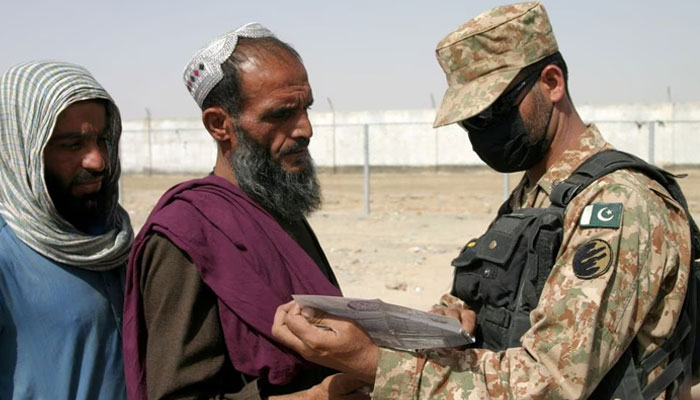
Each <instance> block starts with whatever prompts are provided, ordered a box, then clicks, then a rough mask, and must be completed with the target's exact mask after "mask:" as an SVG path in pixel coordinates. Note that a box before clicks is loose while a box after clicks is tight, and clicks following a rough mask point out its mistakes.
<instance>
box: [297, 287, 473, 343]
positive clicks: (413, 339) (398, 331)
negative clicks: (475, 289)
mask: <svg viewBox="0 0 700 400" xmlns="http://www.w3.org/2000/svg"><path fill="white" fill-rule="evenodd" d="M292 297H293V298H294V300H296V301H297V303H299V305H300V306H302V307H313V308H318V309H319V310H322V311H324V312H326V313H328V314H332V315H336V316H338V317H343V318H348V319H352V320H355V321H357V323H359V324H360V325H362V327H364V328H365V330H367V333H369V335H370V337H371V338H372V340H373V341H374V343H375V344H376V345H378V346H382V347H390V348H393V349H399V350H418V349H432V348H437V347H457V346H463V345H466V344H471V343H474V338H473V337H472V336H471V335H470V334H468V333H467V332H465V331H464V330H462V327H461V325H460V323H459V321H457V320H456V319H454V318H450V317H446V316H444V315H437V314H431V313H428V312H424V311H419V310H415V309H413V308H408V307H402V306H398V305H395V304H389V303H384V302H383V301H381V300H379V299H353V298H348V297H336V296H315V295H299V294H295V295H292Z"/></svg>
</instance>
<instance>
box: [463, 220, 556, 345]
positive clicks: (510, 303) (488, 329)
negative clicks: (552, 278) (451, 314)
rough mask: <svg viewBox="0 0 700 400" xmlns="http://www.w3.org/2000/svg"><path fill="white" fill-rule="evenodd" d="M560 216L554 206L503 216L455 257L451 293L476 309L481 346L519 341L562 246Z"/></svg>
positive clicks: (527, 326) (477, 342)
mask: <svg viewBox="0 0 700 400" xmlns="http://www.w3.org/2000/svg"><path fill="white" fill-rule="evenodd" d="M561 216H562V213H561V212H560V211H559V210H553V209H550V208H545V209H537V208H527V209H521V210H518V211H517V212H514V213H510V214H505V215H501V216H500V217H498V219H496V221H495V222H494V223H493V224H492V225H491V227H490V228H489V230H488V231H486V233H485V234H484V235H483V236H481V237H480V238H478V239H475V240H472V241H470V242H469V243H467V245H466V246H464V248H463V249H462V252H461V253H460V254H459V256H458V257H457V258H455V259H454V260H453V261H452V265H453V266H454V267H455V273H454V281H453V286H452V292H451V293H452V295H454V296H457V297H459V298H460V299H462V300H463V301H464V302H465V303H466V304H467V305H468V306H469V307H471V308H472V309H474V310H475V311H476V312H477V331H476V335H475V337H476V344H475V345H476V346H477V347H482V348H487V349H491V350H503V349H506V348H508V347H516V346H519V340H520V336H522V334H523V333H525V331H527V329H528V328H529V327H530V319H529V313H530V311H531V310H532V309H533V308H535V306H536V305H537V301H538V299H539V295H540V292H541V290H542V286H543V285H544V281H545V280H546V278H547V276H548V275H549V271H550V270H551V267H552V265H553V264H554V259H555V257H556V253H557V251H558V250H559V245H560V243H561V232H562V230H561V221H562V217H561Z"/></svg>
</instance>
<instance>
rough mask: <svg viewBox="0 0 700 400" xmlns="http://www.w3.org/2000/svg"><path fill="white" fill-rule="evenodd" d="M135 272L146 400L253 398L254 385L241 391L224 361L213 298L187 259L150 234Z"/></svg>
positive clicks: (256, 396)
mask: <svg viewBox="0 0 700 400" xmlns="http://www.w3.org/2000/svg"><path fill="white" fill-rule="evenodd" d="M141 270H142V275H141V276H142V278H141V291H142V293H143V302H144V317H145V321H146V329H147V331H148V342H147V348H146V385H147V391H148V398H149V399H154V400H155V399H163V398H168V399H203V398H212V399H246V400H253V399H259V398H260V396H259V394H258V390H257V386H256V383H255V382H253V383H251V384H249V385H248V386H246V387H244V388H243V389H241V386H243V381H242V378H241V374H240V373H239V372H236V371H235V370H234V369H233V368H232V367H231V364H230V362H228V359H227V349H226V344H225V342H224V338H223V336H222V331H221V328H220V323H219V316H218V308H217V305H216V302H217V299H216V296H215V295H214V293H213V292H212V291H211V290H210V289H209V288H208V287H207V286H206V285H205V284H204V282H203V281H202V279H201V278H200V276H199V273H198V272H197V269H196V267H195V265H194V264H193V263H192V261H191V260H190V259H189V257H188V256H187V255H186V254H185V253H183V252H182V251H181V250H180V249H179V248H177V247H176V246H175V245H174V244H172V242H170V241H169V240H168V239H167V238H165V237H164V236H160V235H154V236H152V237H151V238H150V239H149V241H148V243H147V244H146V248H145V250H144V255H143V261H142V266H141ZM234 392H235V393H234Z"/></svg>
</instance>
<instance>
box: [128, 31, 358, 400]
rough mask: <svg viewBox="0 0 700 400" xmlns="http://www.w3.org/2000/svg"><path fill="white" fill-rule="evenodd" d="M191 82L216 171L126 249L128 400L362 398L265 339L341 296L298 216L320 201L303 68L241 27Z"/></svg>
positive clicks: (174, 198) (171, 194)
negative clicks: (281, 319)
mask: <svg viewBox="0 0 700 400" xmlns="http://www.w3.org/2000/svg"><path fill="white" fill-rule="evenodd" d="M185 84H186V86H187V88H188V90H189V92H190V94H191V95H192V97H194V99H195V101H196V102H197V104H198V105H199V107H200V108H201V110H202V121H203V123H204V126H205V128H206V129H207V131H208V132H209V134H210V135H211V136H212V138H214V140H215V141H216V143H217V149H218V152H217V158H216V164H215V166H214V171H213V173H212V174H211V175H210V176H208V177H206V178H202V179H195V180H192V181H188V182H184V183H182V184H179V185H177V186H176V187H174V188H172V189H170V190H169V191H168V192H167V193H166V194H165V195H164V196H163V197H162V198H161V199H160V201H159V202H158V204H157V205H156V207H155V209H154V210H153V211H152V213H151V215H150V216H149V218H148V220H147V221H146V223H145V224H144V227H143V228H142V230H141V232H140V233H139V235H138V236H137V237H136V240H135V241H134V247H133V250H132V253H131V257H130V259H129V267H128V269H127V284H126V300H125V309H124V310H125V311H124V360H125V368H126V380H127V388H128V393H129V397H130V398H131V399H145V398H149V399H151V400H154V399H160V398H168V399H173V398H178V399H185V398H187V399H195V398H196V399H201V398H216V399H219V398H226V399H260V398H268V396H269V397H270V398H271V399H272V398H277V397H278V396H282V398H296V399H325V398H328V397H329V395H330V396H334V397H332V398H339V399H340V398H343V399H353V398H363V395H362V394H359V393H353V394H350V395H349V397H345V396H344V395H343V394H344V393H347V392H353V391H354V389H355V388H356V387H357V386H358V385H362V383H360V382H359V381H355V380H351V379H350V378H348V377H346V376H343V375H333V376H331V377H329V378H326V377H327V376H328V375H330V374H331V373H332V371H330V370H328V369H325V368H323V367H320V366H318V365H314V364H310V363H308V362H306V361H304V360H303V359H301V358H300V357H299V356H298V355H296V354H294V353H293V352H291V351H289V350H288V349H285V348H284V347H283V346H281V345H279V344H278V343H277V341H276V340H275V339H274V338H272V335H271V332H270V329H271V327H272V322H273V317H274V314H275V309H276V308H277V306H279V305H280V304H282V303H284V302H286V301H288V300H289V299H291V295H292V294H293V293H309V294H327V295H339V294H340V290H339V289H338V287H337V286H338V284H337V281H336V280H335V276H334V275H333V272H332V271H331V268H330V265H329V264H328V261H327V259H326V257H325V255H324V254H323V250H322V249H321V247H320V246H319V244H318V241H317V240H316V237H315V236H314V233H313V231H312V230H311V227H310V226H309V225H308V223H307V221H306V218H305V216H306V215H307V214H308V213H310V212H311V211H313V210H315V209H316V208H317V207H318V206H319V204H320V193H319V186H318V181H317V179H316V174H315V172H314V166H313V161H312V160H311V157H310V156H309V152H308V149H307V147H308V144H309V140H310V138H311V135H312V130H311V124H310V122H309V118H308V115H307V110H308V108H309V106H310V105H311V103H312V101H313V96H312V93H311V87H310V85H309V82H308V78H307V74H306V69H305V68H304V65H303V64H302V62H301V58H300V57H299V55H298V54H297V52H296V51H294V49H292V48H291V47H290V46H289V45H287V44H286V43H284V42H282V41H280V40H279V39H277V38H276V37H274V35H273V34H272V32H270V31H269V30H267V29H266V28H264V27H263V26H262V25H260V24H255V23H253V24H247V25H245V26H243V27H241V28H239V29H237V30H235V31H233V32H229V33H227V34H225V35H222V36H221V37H219V38H217V39H216V40H214V41H213V42H211V43H210V44H209V45H207V46H206V47H205V48H203V49H202V50H200V51H198V52H197V53H196V54H195V55H194V56H193V57H192V59H191V60H190V62H189V64H188V65H187V67H186V69H185ZM331 389H333V393H329V392H330V391H331Z"/></svg>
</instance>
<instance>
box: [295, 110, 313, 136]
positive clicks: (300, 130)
mask: <svg viewBox="0 0 700 400" xmlns="http://www.w3.org/2000/svg"><path fill="white" fill-rule="evenodd" d="M311 136H313V128H311V121H309V114H308V113H307V112H306V110H304V112H303V113H302V114H301V115H300V116H299V119H298V120H297V123H296V126H295V127H294V132H292V138H294V139H299V138H306V139H311Z"/></svg>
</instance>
